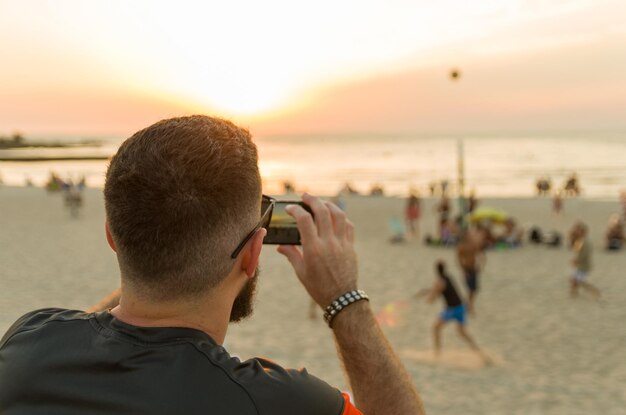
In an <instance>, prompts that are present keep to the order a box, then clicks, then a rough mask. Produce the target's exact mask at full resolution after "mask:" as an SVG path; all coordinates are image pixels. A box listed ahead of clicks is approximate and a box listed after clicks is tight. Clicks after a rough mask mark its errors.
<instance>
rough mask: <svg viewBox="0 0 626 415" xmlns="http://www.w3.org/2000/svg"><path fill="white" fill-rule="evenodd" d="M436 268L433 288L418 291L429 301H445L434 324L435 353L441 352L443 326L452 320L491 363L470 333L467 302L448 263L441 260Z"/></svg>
mask: <svg viewBox="0 0 626 415" xmlns="http://www.w3.org/2000/svg"><path fill="white" fill-rule="evenodd" d="M435 270H436V273H437V276H436V279H435V283H434V284H433V286H432V288H430V289H425V290H421V291H419V292H418V293H417V295H416V297H418V298H419V297H423V296H426V298H427V301H428V302H429V303H432V302H434V301H435V300H436V299H437V298H438V297H441V298H443V300H444V302H445V308H444V310H443V311H442V312H441V313H440V314H439V316H438V317H437V320H436V321H435V324H434V325H433V343H434V347H435V355H436V356H439V355H440V354H441V331H442V329H443V327H444V326H445V325H446V324H447V323H450V322H452V321H455V322H456V323H457V325H456V328H457V333H458V334H459V336H461V338H462V339H463V340H465V342H467V344H468V345H469V347H470V348H471V349H472V350H473V351H475V352H476V353H478V355H479V356H480V357H481V359H482V360H483V362H485V363H486V364H490V363H491V359H489V357H488V356H487V355H486V354H485V353H484V352H483V351H482V350H481V349H480V348H479V347H478V345H477V344H476V341H475V340H474V339H473V338H472V336H470V335H469V333H468V332H467V330H466V329H465V326H466V321H467V319H466V309H465V304H463V301H461V297H460V296H459V294H458V291H457V289H456V287H455V285H454V282H452V278H451V277H450V276H449V275H448V273H447V272H446V264H445V262H444V261H442V260H439V261H437V262H436V264H435Z"/></svg>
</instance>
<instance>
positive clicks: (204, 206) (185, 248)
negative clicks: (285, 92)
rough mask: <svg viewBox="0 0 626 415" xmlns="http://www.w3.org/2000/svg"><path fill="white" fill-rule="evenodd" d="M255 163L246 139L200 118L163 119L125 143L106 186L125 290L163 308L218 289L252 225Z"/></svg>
mask: <svg viewBox="0 0 626 415" xmlns="http://www.w3.org/2000/svg"><path fill="white" fill-rule="evenodd" d="M257 161H258V157H257V150H256V146H255V145H254V143H252V140H251V137H250V134H249V133H248V131H246V130H244V129H241V128H239V127H237V126H235V125H234V124H232V123H231V122H229V121H225V120H222V119H218V118H211V117H206V116H198V115H196V116H191V117H181V118H173V119H168V120H163V121H160V122H158V123H156V124H154V125H152V126H150V127H148V128H146V129H144V130H141V131H139V132H137V133H136V134H135V135H133V136H132V137H131V138H129V139H128V140H126V141H125V142H124V143H123V144H122V146H121V147H120V148H119V150H118V152H117V154H116V155H115V156H114V157H113V159H112V160H111V163H110V165H109V168H108V171H107V174H106V184H105V187H104V199H105V208H106V214H107V223H108V227H109V230H110V233H111V236H112V238H113V241H114V243H115V247H116V251H117V255H118V260H119V263H120V270H121V273H122V278H123V280H124V283H125V284H126V285H128V286H130V287H132V288H133V290H134V291H135V292H136V293H138V294H139V295H142V296H143V297H145V298H146V299H151V300H155V301H163V300H178V299H191V298H194V297H197V296H200V295H201V294H203V293H206V292H207V290H209V289H210V288H212V287H215V286H216V285H217V284H219V283H220V282H221V281H223V280H224V278H226V276H227V275H228V274H229V273H230V271H231V270H232V269H233V265H234V264H235V261H236V259H232V258H231V257H230V255H231V253H232V252H233V250H234V249H235V247H236V246H237V244H238V243H239V242H240V241H241V240H242V238H243V237H244V236H245V235H246V234H247V233H248V232H250V230H251V229H253V228H254V226H255V225H256V223H257V222H258V220H259V212H260V202H261V179H260V175H259V171H258V166H257Z"/></svg>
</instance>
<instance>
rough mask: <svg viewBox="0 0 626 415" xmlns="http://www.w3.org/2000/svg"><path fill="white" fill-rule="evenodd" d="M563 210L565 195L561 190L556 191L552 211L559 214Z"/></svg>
mask: <svg viewBox="0 0 626 415" xmlns="http://www.w3.org/2000/svg"><path fill="white" fill-rule="evenodd" d="M562 211H563V195H562V194H561V191H560V190H557V191H556V192H554V198H553V199H552V212H553V213H554V214H555V215H556V216H559V215H560V214H561V212H562Z"/></svg>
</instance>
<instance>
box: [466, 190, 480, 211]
mask: <svg viewBox="0 0 626 415" xmlns="http://www.w3.org/2000/svg"><path fill="white" fill-rule="evenodd" d="M477 206H478V199H477V198H476V190H475V189H472V191H471V192H470V194H469V197H468V198H467V213H468V214H469V215H471V214H472V213H474V211H475V210H476V207H477Z"/></svg>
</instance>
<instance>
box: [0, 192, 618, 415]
mask: <svg viewBox="0 0 626 415" xmlns="http://www.w3.org/2000/svg"><path fill="white" fill-rule="evenodd" d="M84 196H85V203H84V207H83V210H82V211H81V214H80V216H79V217H78V218H76V219H73V218H71V216H70V214H69V212H68V211H67V210H66V209H65V207H64V206H63V199H62V196H61V195H60V194H58V193H57V194H47V193H46V192H45V191H44V190H42V189H40V188H13V187H0V333H4V332H5V331H6V330H7V329H8V327H9V326H10V324H11V323H12V322H13V321H14V320H15V319H17V318H18V317H19V316H20V315H22V314H23V313H25V312H27V311H30V310H33V309H36V308H42V307H50V306H54V307H65V308H78V309H83V308H86V307H88V306H89V305H91V304H92V303H94V302H96V301H98V300H99V299H100V298H101V297H102V296H104V295H105V294H107V293H108V292H109V291H110V290H112V289H113V288H115V287H117V286H118V284H119V276H118V268H117V263H116V260H115V256H114V254H113V252H112V251H111V250H110V249H109V247H108V245H107V244H106V241H105V239H104V232H103V227H104V207H103V202H102V194H101V191H100V190H98V189H88V190H87V191H86V192H85V195H84ZM551 203H552V202H551V200H549V199H535V198H528V199H512V198H511V199H493V200H481V206H489V207H494V208H499V209H503V210H505V211H507V212H509V213H510V214H511V215H513V216H514V217H516V218H517V219H518V221H519V222H520V224H521V225H522V226H524V227H526V228H528V227H530V226H533V225H536V226H540V227H542V228H544V229H555V230H558V231H560V232H561V233H564V234H566V233H567V230H568V229H569V227H570V226H571V225H572V223H573V222H574V221H575V220H577V219H582V220H584V221H585V222H586V223H587V224H588V225H589V227H590V230H591V232H590V236H591V240H592V243H593V246H594V251H593V263H594V269H593V271H592V273H591V275H590V280H589V281H590V282H592V283H593V284H595V285H596V286H597V287H599V288H600V290H601V291H602V293H603V298H602V300H601V301H596V300H594V299H593V298H591V296H588V295H585V294H584V293H582V294H581V296H580V297H579V298H577V299H571V298H570V297H569V291H568V289H569V287H568V281H567V277H568V275H569V273H570V268H569V260H570V258H571V252H569V251H568V250H567V249H566V248H565V247H560V248H554V249H550V248H547V247H536V246H528V245H525V246H523V247H521V248H518V249H511V250H504V251H490V252H488V254H487V266H486V269H485V270H484V272H483V275H482V290H481V291H480V294H479V297H478V300H477V315H476V317H475V318H472V319H471V320H470V323H469V327H468V328H469V332H470V333H471V334H472V335H473V336H474V337H475V338H476V340H477V342H478V343H479V345H481V346H482V347H483V348H484V349H485V350H486V351H487V353H488V354H490V355H491V356H492V357H493V359H494V361H495V365H494V366H491V367H485V366H483V365H482V364H481V363H480V362H479V361H478V360H477V358H476V357H475V356H474V355H473V354H472V353H471V352H469V350H468V349H467V348H466V346H465V345H464V344H463V343H462V342H461V341H460V340H459V339H458V337H457V336H456V333H455V332H454V329H453V328H452V327H448V328H447V329H446V330H445V331H444V337H443V343H444V346H443V347H444V349H443V350H444V351H443V356H442V357H441V359H440V360H438V361H437V360H435V359H434V358H433V357H432V353H431V326H432V323H433V321H434V319H435V317H436V315H437V313H438V312H439V311H440V309H441V304H440V303H439V302H437V303H435V304H432V305H431V304H427V303H425V302H424V301H418V300H415V299H414V298H413V295H414V293H415V292H416V291H417V290H418V289H420V288H426V287H429V286H430V285H431V283H432V281H433V278H434V274H433V263H434V261H435V260H436V259H438V258H442V259H445V260H446V261H447V262H448V264H449V265H450V270H451V273H452V275H453V276H454V277H455V279H456V281H457V285H458V286H459V287H462V284H461V279H460V276H461V274H460V272H459V269H458V267H457V265H456V261H455V259H454V258H455V257H454V251H453V250H452V249H447V248H433V247H426V246H424V245H423V244H422V243H421V237H420V238H419V240H414V241H411V242H408V243H405V244H398V245H392V244H390V243H388V238H389V236H390V235H389V230H388V220H389V218H390V217H391V216H392V215H399V216H400V217H401V216H402V213H403V208H404V200H403V199H399V198H384V197H380V198H376V197H360V196H354V197H350V198H348V199H347V212H348V216H349V217H350V218H351V219H352V221H353V222H354V223H355V225H356V236H357V250H358V253H359V258H360V274H361V287H362V288H363V289H364V290H366V291H367V292H368V294H369V295H370V297H371V303H372V306H373V308H374V310H375V311H376V312H377V313H378V314H379V315H380V317H381V320H382V321H384V330H385V332H386V334H387V335H388V337H389V340H390V341H391V343H392V344H393V345H394V346H395V348H396V350H397V351H398V353H399V355H400V356H401V358H402V360H403V362H404V363H405V365H406V367H407V368H408V370H409V372H410V374H411V376H412V377H413V379H414V381H415V383H416V385H417V386H418V388H419V390H420V391H421V394H422V398H423V400H424V403H425V406H426V410H427V412H428V413H430V414H453V415H454V414H494V415H495V414H505V413H506V414H517V413H519V414H522V413H523V414H590V413H591V414H605V415H609V414H626V387H625V385H626V353H625V352H624V350H625V348H624V345H625V344H626V328H625V323H624V322H625V321H626V278H624V277H625V274H624V269H626V251H621V252H617V253H607V252H605V251H604V250H603V246H604V240H603V236H604V232H605V227H606V223H607V219H608V217H609V216H610V214H612V213H616V212H618V211H619V206H618V203H617V200H614V201H594V200H585V199H575V200H569V199H568V200H565V204H564V212H563V213H562V214H561V215H560V216H555V215H553V214H552V211H551ZM433 204H434V201H433V200H429V199H426V200H424V201H423V204H422V207H423V209H422V211H423V216H422V219H421V221H420V229H421V232H422V236H423V235H424V233H426V232H430V233H432V232H434V229H435V214H434V211H433ZM463 288H464V287H463ZM308 306H309V299H308V298H307V294H306V292H305V291H304V289H302V287H301V286H300V285H299V283H298V281H297V279H296V277H295V275H294V273H293V271H292V269H291V267H290V265H289V264H288V262H287V261H286V259H284V258H283V257H282V256H280V255H279V254H277V253H276V252H275V248H274V247H272V246H266V247H265V250H264V253H263V257H262V263H261V274H260V282H259V292H258V296H257V303H256V310H255V314H254V316H253V317H252V318H251V319H249V320H248V321H245V322H244V323H242V324H240V325H237V326H233V327H232V328H231V329H230V331H229V333H228V335H227V339H226V347H227V349H228V350H229V351H230V352H231V353H232V354H234V355H238V356H240V357H241V358H242V359H245V358H249V357H253V356H257V355H258V356H265V357H269V358H271V359H274V360H276V361H278V362H279V363H281V364H283V365H285V366H295V367H301V366H306V367H307V369H308V370H309V371H310V372H312V373H313V374H315V375H317V376H319V377H321V378H323V379H324V380H326V381H328V382H329V383H331V384H333V385H335V386H337V387H339V388H341V389H343V390H347V389H348V385H347V383H346V381H345V379H344V377H343V375H342V372H341V370H340V366H339V362H338V360H337V357H336V354H335V348H334V344H333V341H332V337H331V333H330V331H329V329H328V328H327V327H326V326H325V325H324V323H323V321H322V319H321V312H320V313H319V314H318V318H317V319H315V320H310V319H309V318H308Z"/></svg>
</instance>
